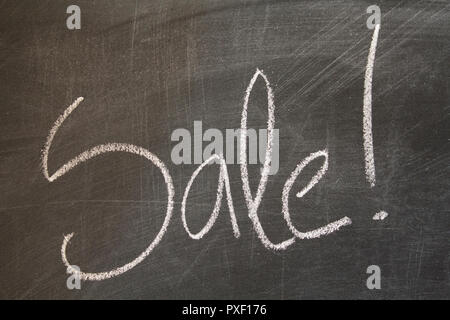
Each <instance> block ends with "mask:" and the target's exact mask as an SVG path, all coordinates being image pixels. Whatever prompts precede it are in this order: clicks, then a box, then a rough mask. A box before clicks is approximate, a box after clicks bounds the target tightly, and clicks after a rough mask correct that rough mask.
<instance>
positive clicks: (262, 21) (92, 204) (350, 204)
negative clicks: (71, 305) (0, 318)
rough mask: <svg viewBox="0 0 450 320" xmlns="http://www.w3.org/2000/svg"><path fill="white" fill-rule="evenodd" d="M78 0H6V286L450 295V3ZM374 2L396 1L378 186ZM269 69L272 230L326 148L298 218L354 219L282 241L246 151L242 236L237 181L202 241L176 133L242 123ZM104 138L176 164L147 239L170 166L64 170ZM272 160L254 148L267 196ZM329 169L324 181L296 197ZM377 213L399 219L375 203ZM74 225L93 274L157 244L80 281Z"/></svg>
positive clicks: (58, 292) (1, 142) (196, 185)
mask: <svg viewBox="0 0 450 320" xmlns="http://www.w3.org/2000/svg"><path fill="white" fill-rule="evenodd" d="M71 4H74V3H72V1H13V0H5V1H1V3H0V79H1V82H0V84H1V85H0V94H1V97H2V99H1V102H0V111H1V113H0V114H1V116H0V298H3V299H110V298H120V299H134V298H138V299H164V298H165V299H231V298H234V299H241V298H242V299H244V298H246V299H329V298H343V299H402V298H406V299H430V298H438V299H448V298H449V297H450V257H449V253H450V245H449V236H450V231H449V230H450V229H449V226H450V216H449V214H450V211H449V201H450V200H449V196H450V192H449V186H450V184H449V182H450V179H449V178H450V172H449V161H450V148H449V139H450V130H449V127H450V126H449V110H450V109H449V108H450V100H449V77H450V71H449V63H450V6H449V2H448V1H431V0H430V1H425V0H423V1H378V2H377V3H375V2H367V1H256V0H255V1H251V0H248V1H234V0H227V1H222V0H221V1H207V0H195V1H144V0H136V1H134V0H130V1H122V0H120V1H118V0H117V1H110V0H108V1H106V0H101V1H81V0H79V1H76V3H75V4H76V5H78V7H79V8H80V17H81V21H80V22H81V29H75V30H70V29H69V28H68V25H67V21H66V20H67V19H68V17H69V16H70V13H69V14H68V13H67V12H66V10H67V7H68V6H70V5H71ZM372 4H376V5H378V6H379V7H380V9H381V24H380V25H379V26H381V28H380V29H379V35H378V44H377V46H376V58H375V61H374V66H373V76H372V77H373V80H372V119H371V125H372V135H373V136H372V138H373V155H374V168H375V170H376V171H375V172H376V183H375V184H374V185H373V186H371V184H370V183H369V181H368V177H367V176H366V167H365V162H366V160H367V159H366V154H365V151H366V150H365V146H366V145H365V143H366V142H367V141H366V140H365V139H366V138H365V136H364V133H365V132H364V122H363V118H364V116H365V114H364V108H363V104H364V97H365V93H364V88H365V72H366V68H367V64H368V54H369V49H370V47H371V43H372V41H373V35H374V31H373V30H371V29H368V27H367V25H366V20H367V19H368V17H369V14H368V13H367V12H366V9H367V7H368V6H370V5H372ZM258 69H259V70H260V72H261V73H260V74H258V73H257V70H258ZM255 74H256V81H255V82H254V84H253V87H252V90H250V91H251V92H250V94H249V99H248V104H247V107H248V117H247V118H248V120H247V122H248V128H254V129H255V130H259V129H266V128H267V119H268V104H269V99H268V95H267V92H268V90H269V89H268V88H270V90H271V92H272V96H271V98H273V102H274V119H275V124H274V128H275V129H277V130H278V132H279V143H278V145H277V151H278V152H279V169H278V170H277V172H276V174H273V175H269V176H268V181H267V185H266V188H265V192H264V194H263V195H262V199H261V202H260V204H259V206H258V210H257V213H256V214H257V217H258V219H259V223H260V224H261V226H262V228H263V230H264V233H265V236H266V237H267V239H269V241H271V242H272V243H274V244H278V243H281V242H283V241H285V240H289V239H291V238H292V237H293V232H292V230H291V229H290V228H289V226H288V223H287V222H286V220H285V219H284V218H285V217H284V212H283V203H284V202H283V197H282V192H283V188H284V186H285V182H286V181H287V180H288V179H289V177H290V176H291V173H292V172H293V171H294V169H295V168H296V166H297V165H298V164H299V163H301V162H302V161H304V160H305V159H306V158H307V157H308V156H309V155H311V154H314V153H316V152H318V151H321V150H322V151H324V152H326V154H327V155H328V161H326V158H325V157H323V156H322V157H319V158H317V159H315V160H313V161H311V162H310V163H308V164H307V165H306V166H305V167H304V169H303V170H302V171H301V172H300V174H299V175H298V177H297V178H296V179H294V181H293V185H292V188H291V191H290V193H289V195H288V200H289V204H288V207H289V213H290V223H291V225H292V226H294V227H295V230H298V231H299V232H307V231H311V230H315V229H318V228H320V227H323V226H326V225H327V224H329V223H332V222H335V221H338V220H340V219H343V218H344V217H347V218H348V220H351V224H347V225H344V226H341V228H340V229H339V230H332V231H333V232H330V233H329V234H325V235H321V236H320V237H315V238H313V239H301V237H297V238H295V242H293V243H290V245H289V246H286V248H281V249H280V250H275V249H271V248H267V243H265V242H264V241H262V240H261V238H260V236H259V235H258V232H257V231H258V228H257V226H256V227H255V225H254V221H253V220H254V216H252V217H253V218H252V219H253V220H252V219H250V217H249V212H250V211H251V210H250V209H249V206H248V203H247V202H248V201H246V195H245V194H244V191H243V190H244V188H243V179H242V177H241V168H240V165H239V164H236V162H237V160H236V161H235V163H234V164H228V165H227V172H228V179H227V181H228V182H229V185H230V193H231V195H232V200H233V207H234V212H235V215H236V225H237V226H238V228H239V231H240V237H239V238H235V236H234V233H233V226H232V222H231V219H230V210H229V207H228V202H227V196H228V193H227V192H226V190H225V189H223V199H222V202H221V206H220V212H219V214H218V217H217V220H216V221H215V222H214V224H213V225H212V227H211V229H210V230H209V231H208V232H207V233H205V234H204V236H203V237H202V238H201V239H198V240H196V239H192V238H191V237H190V236H189V234H188V233H187V232H186V230H185V227H184V225H183V220H182V218H181V217H182V214H181V207H182V202H183V201H182V200H183V194H184V193H185V189H186V186H187V185H188V182H189V180H190V178H191V176H192V174H193V173H194V171H195V170H196V169H197V168H198V166H199V164H196V163H194V161H192V163H191V164H176V163H174V161H173V159H172V156H171V154H172V152H173V149H174V147H175V146H176V145H177V142H176V141H172V139H171V136H172V133H173V132H174V131H175V130H176V129H180V128H181V129H183V128H184V129H186V130H187V131H189V132H190V133H191V134H192V135H194V134H193V132H194V121H198V123H199V122H200V121H201V125H202V129H201V133H200V134H202V133H204V132H205V131H206V130H208V129H211V128H214V129H218V130H219V131H220V132H222V133H223V135H224V136H225V132H226V129H237V128H240V127H241V114H242V110H243V105H244V102H245V96H246V92H248V91H249V90H248V88H249V84H250V82H251V80H252V78H253V77H254V76H255ZM262 75H264V76H265V77H266V78H264V77H263V76H262ZM265 79H266V80H267V82H266V80H265ZM267 83H269V84H270V85H268V84H267ZM79 97H83V98H84V101H82V102H81V103H80V104H79V105H78V107H77V108H76V110H74V111H73V112H72V114H70V116H69V117H67V119H66V120H65V121H64V123H63V124H61V125H60V126H59V127H58V131H57V133H56V135H55V136H54V139H53V140H52V144H51V148H49V150H48V159H47V160H48V173H49V175H50V177H49V176H48V177H47V178H50V179H46V176H45V175H44V173H45V169H44V170H43V163H42V153H43V152H42V150H43V149H44V152H45V143H46V141H47V139H48V137H49V134H51V129H52V127H53V126H54V124H55V121H56V120H57V119H58V117H59V116H60V115H61V114H63V112H64V110H66V108H67V107H69V106H70V105H71V104H72V103H73V102H74V101H76V99H77V98H79ZM366 116H367V115H366ZM197 136H198V135H197ZM107 143H117V144H118V145H119V144H127V145H128V146H129V145H135V146H139V147H142V148H145V149H146V150H148V151H149V152H151V153H152V154H154V155H155V156H157V157H158V158H159V159H160V160H161V162H162V163H163V165H164V166H165V167H166V168H167V170H168V172H169V174H170V177H171V179H172V185H173V194H174V195H173V211H172V216H171V219H170V221H169V223H168V224H167V229H166V230H163V234H162V237H161V239H160V241H159V243H157V245H156V246H154V247H153V248H151V249H152V250H151V252H150V253H149V254H148V255H147V254H146V253H148V252H145V250H146V249H147V248H148V246H149V245H150V244H151V243H152V242H154V239H155V238H157V234H158V233H160V229H161V228H162V225H163V223H164V221H165V218H166V210H167V206H168V205H167V203H168V192H169V191H168V188H167V185H166V182H165V180H164V176H163V175H162V173H161V171H160V170H159V168H158V167H157V166H155V164H153V163H152V162H151V161H149V160H148V159H146V158H145V157H141V156H136V154H131V153H129V152H128V153H127V152H116V151H117V150H116V151H114V150H113V151H111V152H108V153H107V154H100V155H98V156H96V157H94V158H91V159H89V160H87V161H84V162H81V163H79V164H78V165H76V166H75V167H73V168H72V169H71V170H69V172H67V173H64V174H63V175H61V176H60V177H57V179H54V181H50V180H52V179H51V178H52V177H51V176H52V175H53V174H54V173H55V172H57V170H58V169H59V168H61V167H62V166H63V165H64V164H66V163H68V162H69V161H70V160H71V159H74V158H76V157H77V155H79V154H82V153H83V152H85V151H86V150H89V149H91V148H95V147H96V146H98V145H102V144H103V145H105V144H107ZM207 144H208V143H207V142H203V145H202V146H200V149H199V150H200V152H201V151H202V150H203V149H204V148H205V146H206V145H207ZM118 145H116V146H118ZM197 147H198V146H197ZM235 148H236V150H235V151H236V152H237V145H236V146H235ZM91 150H92V149H91ZM196 150H197V149H196ZM197 151H198V150H197ZM189 152H191V151H189ZM195 152H196V151H195V150H194V147H192V153H193V154H194V153H195ZM249 152H250V151H249ZM263 162H264V160H263ZM325 162H327V165H328V166H327V168H324V166H325ZM262 167H263V166H262V164H261V163H257V164H249V165H248V176H249V178H248V181H249V185H250V189H251V196H252V197H255V194H256V190H257V189H258V184H259V183H260V179H261V171H260V168H262ZM220 168H221V167H220V166H219V165H217V164H215V165H208V166H206V167H205V168H203V170H202V171H200V172H199V174H198V176H197V177H196V178H195V180H194V181H193V183H192V186H191V188H190V191H189V195H188V197H187V203H186V206H185V207H186V208H185V209H186V210H185V214H186V223H187V225H188V228H189V230H190V231H191V233H192V234H195V233H198V232H199V231H200V230H202V228H203V227H204V226H205V225H206V223H207V221H208V219H209V217H210V214H211V212H212V210H213V208H214V205H215V201H216V191H217V189H218V177H219V174H220V170H221V169H220ZM322 169H324V170H325V169H327V170H325V171H326V172H324V174H323V176H322V177H321V178H320V181H318V183H317V184H316V185H314V186H313V187H312V188H311V189H310V190H309V192H307V193H306V194H304V195H303V197H296V194H297V193H298V192H300V191H301V190H302V189H304V188H305V187H306V186H307V185H308V183H309V182H310V181H312V180H311V179H312V178H313V177H314V176H315V175H316V174H317V173H318V172H320V170H322ZM53 177H54V176H53ZM250 207H251V206H250ZM379 212H386V213H387V214H388V216H387V217H385V218H384V220H381V219H379V220H374V219H373V217H374V215H375V214H376V213H379ZM346 221H347V220H346ZM328 231H330V230H328ZM72 233H73V236H72V238H71V239H70V241H68V243H66V244H67V246H66V248H65V250H63V251H64V253H65V255H66V258H67V260H68V262H69V263H70V265H74V266H78V267H79V268H80V269H81V271H82V272H85V273H100V272H108V271H111V270H114V269H116V268H120V267H121V266H124V265H127V264H128V263H130V262H132V261H135V259H136V258H137V257H139V256H140V255H142V254H143V253H144V258H145V259H143V260H142V261H139V263H137V264H136V265H133V267H132V268H129V270H122V271H125V272H123V273H121V274H118V275H116V276H113V277H111V278H109V279H100V280H99V281H91V280H92V279H90V280H89V279H88V280H87V281H86V280H82V281H81V289H77V288H74V289H73V290H69V289H68V286H67V279H68V278H69V277H70V276H71V275H74V274H75V273H73V274H70V273H66V271H67V268H66V266H65V265H64V263H63V260H62V253H61V251H62V246H63V240H64V239H65V236H67V235H70V234H72ZM300 235H301V234H300ZM66 239H67V238H66ZM263 240H264V239H263ZM369 266H378V267H379V271H380V272H379V274H378V275H379V276H380V277H379V280H380V283H381V288H380V289H377V288H375V289H373V288H372V290H370V289H369V288H368V286H367V280H368V278H369V277H370V276H371V274H370V273H367V269H368V267H369ZM75 280H76V279H75Z"/></svg>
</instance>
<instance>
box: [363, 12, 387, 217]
mask: <svg viewBox="0 0 450 320" xmlns="http://www.w3.org/2000/svg"><path fill="white" fill-rule="evenodd" d="M367 13H372V15H371V16H370V17H369V18H368V19H367V28H369V29H371V30H372V29H373V35H372V42H371V44H370V49H369V55H368V57H367V66H366V73H365V77H364V102H363V141H364V161H365V171H366V180H367V182H368V183H369V184H370V187H371V188H373V187H375V184H376V174H375V157H374V153H373V133H372V78H373V65H374V63H375V53H376V51H377V43H378V35H379V33H380V25H381V21H380V20H381V11H380V8H379V7H378V6H376V5H372V6H370V7H368V8H367ZM387 216H388V213H387V212H385V211H380V212H377V213H376V214H375V215H374V216H373V217H372V219H373V220H384V219H385V218H386V217H387Z"/></svg>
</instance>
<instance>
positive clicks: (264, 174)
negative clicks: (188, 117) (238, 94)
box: [240, 69, 351, 250]
mask: <svg viewBox="0 0 450 320" xmlns="http://www.w3.org/2000/svg"><path fill="white" fill-rule="evenodd" d="M258 77H261V78H262V79H263V80H264V82H265V85H266V91H267V113H268V115H267V147H266V154H265V161H264V165H263V169H262V170H261V178H260V181H259V184H258V189H257V190H256V195H255V198H253V196H252V193H251V190H250V183H249V178H248V169H247V152H246V149H247V139H246V130H247V113H248V101H249V98H250V94H251V92H252V89H253V86H254V85H255V82H256V80H257V79H258ZM274 125H275V102H274V96H273V91H272V88H271V86H270V82H269V80H268V79H267V76H266V75H265V74H264V72H263V71H262V70H259V69H257V70H256V72H255V74H254V75H253V78H252V79H251V80H250V83H249V85H248V87H247V90H246V92H245V97H244V105H243V109H242V117H241V139H240V141H241V148H240V164H241V180H242V189H243V191H244V196H245V200H246V203H247V208H248V211H249V213H248V215H249V218H250V220H251V221H252V223H253V227H254V229H255V231H256V233H257V235H258V237H259V239H260V240H261V242H262V243H263V244H264V246H265V247H266V248H268V249H273V250H285V249H287V248H288V247H289V246H290V245H292V244H293V243H294V242H295V238H296V237H297V238H300V239H305V238H307V239H313V238H318V237H321V236H322V235H327V234H330V233H332V232H334V231H336V230H338V229H339V228H340V227H342V226H345V225H349V224H351V220H350V218H348V217H344V218H342V219H340V220H338V221H335V222H332V223H330V224H327V225H326V226H324V227H321V228H318V229H315V230H312V231H309V232H306V233H302V232H299V231H298V230H297V229H296V228H295V227H294V226H293V225H292V222H291V220H290V215H289V209H288V198H289V192H290V190H291V188H292V185H293V184H294V181H295V180H296V178H297V177H298V175H299V174H300V172H301V171H302V170H303V168H304V167H305V166H306V165H307V164H308V163H310V162H311V161H312V160H313V159H315V158H316V157H318V156H325V158H326V163H325V164H324V166H323V167H322V168H321V170H319V172H318V173H317V174H316V175H315V176H314V177H313V178H312V180H311V181H310V183H309V184H308V185H307V187H306V188H304V189H303V190H302V191H301V192H299V194H298V195H297V196H298V197H303V195H305V194H306V193H307V192H308V191H309V190H311V189H312V187H314V185H315V184H317V182H319V180H320V179H321V178H322V176H323V175H324V174H325V172H326V170H327V168H328V153H326V152H325V151H322V152H318V153H315V154H312V155H310V156H309V157H307V158H306V159H305V160H303V161H302V162H301V163H300V164H299V165H298V166H297V168H296V169H295V170H294V171H293V172H292V174H291V176H290V178H289V179H288V180H287V181H286V183H285V185H284V188H283V193H282V204H283V209H282V211H283V214H284V217H285V220H286V222H287V224H288V226H289V229H290V230H291V231H292V233H293V235H294V237H292V238H290V239H287V240H285V241H283V242H281V243H277V244H275V243H273V242H272V241H270V239H269V238H268V237H267V235H266V233H265V232H264V229H263V227H262V225H261V222H260V221H259V217H258V208H259V205H260V204H261V200H262V198H263V195H264V192H265V189H266V186H267V178H268V175H269V170H270V162H271V153H272V143H273V141H272V139H273V128H274Z"/></svg>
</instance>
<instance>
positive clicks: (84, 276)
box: [42, 97, 175, 281]
mask: <svg viewBox="0 0 450 320" xmlns="http://www.w3.org/2000/svg"><path fill="white" fill-rule="evenodd" d="M82 101H83V98H82V97H80V98H78V99H77V100H75V102H74V103H73V104H71V105H70V106H69V107H68V108H67V109H66V110H65V111H64V113H63V114H62V115H61V116H60V117H59V118H58V119H57V120H56V121H55V123H54V125H53V127H52V128H51V130H50V133H49V135H48V137H47V140H46V142H45V145H44V149H43V151H42V171H43V174H44V176H45V177H46V178H47V180H48V181H50V182H53V181H55V180H56V179H58V178H60V177H62V176H64V175H65V174H66V173H67V172H69V171H70V170H72V169H74V168H75V167H77V166H78V165H79V164H81V163H83V162H85V161H88V160H89V159H92V158H94V157H96V156H99V155H101V154H104V153H109V152H127V153H131V154H135V155H138V156H140V157H144V158H146V159H147V160H149V161H150V162H152V163H153V164H154V165H155V166H157V167H158V168H159V169H160V171H161V173H162V175H163V177H164V181H165V182H166V185H167V211H166V216H165V218H164V222H163V224H162V226H161V229H160V230H159V232H158V234H157V235H156V237H155V239H154V240H153V241H152V243H150V245H149V246H148V247H147V249H145V250H144V251H143V252H142V253H141V254H140V255H139V256H138V257H137V258H136V259H134V260H133V261H131V262H129V263H127V264H125V265H123V266H121V267H118V268H115V269H113V270H111V271H107V272H99V273H86V272H82V271H78V270H77V269H74V268H73V267H72V265H71V264H70V263H69V261H68V259H67V255H66V249H67V245H68V244H69V242H70V240H71V239H72V237H73V236H74V233H71V234H69V235H66V236H64V241H63V244H62V246H61V257H62V261H63V263H64V264H65V266H66V267H67V271H68V272H69V273H72V274H75V275H77V276H78V277H79V278H80V279H81V280H91V281H98V280H104V279H108V278H112V277H115V276H118V275H120V274H122V273H124V272H127V271H128V270H130V269H132V268H134V267H135V266H136V265H138V264H139V263H141V262H142V261H143V260H144V259H145V258H146V257H147V256H148V255H149V254H150V253H151V252H152V250H153V249H154V248H155V247H156V246H157V245H158V244H159V242H160V241H161V239H162V238H163V236H164V234H165V233H166V231H167V227H168V226H169V222H170V219H171V217H172V211H173V198H174V194H175V191H174V188H173V182H172V178H171V176H170V174H169V170H168V169H167V168H166V166H165V165H164V163H163V162H162V161H161V160H159V159H158V157H157V156H155V155H154V154H152V153H151V152H150V151H148V150H147V149H144V148H142V147H138V146H135V145H132V144H125V143H108V144H102V145H98V146H95V147H93V148H91V149H89V150H88V151H85V152H83V153H81V154H79V155H78V156H76V157H75V158H73V159H72V160H70V161H68V162H67V163H66V164H64V165H63V166H62V167H60V168H59V169H58V170H56V172H55V173H54V174H52V175H50V174H49V172H48V155H49V151H50V147H51V145H52V142H53V138H54V137H55V135H56V133H57V132H58V129H59V128H60V127H61V125H62V124H63V122H64V121H65V120H66V119H67V117H68V116H69V115H70V114H71V113H72V112H73V111H74V110H75V109H76V108H77V107H78V105H79V104H80V103H81V102H82Z"/></svg>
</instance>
